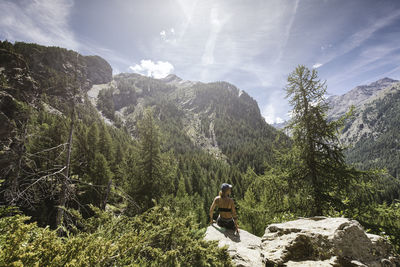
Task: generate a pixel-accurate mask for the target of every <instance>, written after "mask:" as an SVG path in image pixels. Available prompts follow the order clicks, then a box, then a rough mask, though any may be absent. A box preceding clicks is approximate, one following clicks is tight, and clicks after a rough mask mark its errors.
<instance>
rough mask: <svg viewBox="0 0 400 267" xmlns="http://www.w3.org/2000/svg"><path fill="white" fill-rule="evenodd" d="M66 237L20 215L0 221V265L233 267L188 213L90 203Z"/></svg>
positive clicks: (77, 216) (165, 209)
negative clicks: (115, 209)
mask: <svg viewBox="0 0 400 267" xmlns="http://www.w3.org/2000/svg"><path fill="white" fill-rule="evenodd" d="M92 209H93V211H94V212H95V216H93V217H91V218H89V219H82V218H81V217H80V216H79V213H77V212H70V214H71V215H72V214H73V215H75V221H76V224H75V227H73V228H72V229H70V230H69V232H67V235H66V236H65V237H59V236H58V235H57V232H56V231H55V230H50V229H49V228H42V227H38V226H37V225H36V223H27V221H28V220H29V217H26V216H23V215H19V214H17V215H12V216H4V217H2V218H1V219H0V265H1V266H126V265H129V266H232V264H231V261H230V258H229V255H228V254H227V252H226V249H224V248H218V246H217V243H216V242H208V241H204V240H203V235H204V230H200V229H198V228H197V226H196V225H194V224H193V222H192V219H191V218H190V217H186V218H179V217H177V216H176V215H175V214H174V213H172V212H171V211H170V209H169V208H166V207H160V206H156V207H154V208H152V209H150V210H149V211H147V212H145V213H143V214H142V215H139V216H135V217H126V216H118V217H117V216H115V215H113V214H112V213H109V212H104V211H101V210H99V209H97V208H95V207H92Z"/></svg>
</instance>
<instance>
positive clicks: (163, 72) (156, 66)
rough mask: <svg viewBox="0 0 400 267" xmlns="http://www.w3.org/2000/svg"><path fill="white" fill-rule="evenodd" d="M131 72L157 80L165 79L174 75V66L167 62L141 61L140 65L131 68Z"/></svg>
mask: <svg viewBox="0 0 400 267" xmlns="http://www.w3.org/2000/svg"><path fill="white" fill-rule="evenodd" d="M129 70H131V71H132V72H135V73H139V74H142V75H146V76H149V77H153V78H156V79H160V78H164V77H166V76H167V75H168V74H170V73H172V71H173V70H174V66H173V65H172V64H171V63H169V62H167V61H157V62H153V61H152V60H145V59H144V60H141V61H140V64H136V65H134V66H130V67H129Z"/></svg>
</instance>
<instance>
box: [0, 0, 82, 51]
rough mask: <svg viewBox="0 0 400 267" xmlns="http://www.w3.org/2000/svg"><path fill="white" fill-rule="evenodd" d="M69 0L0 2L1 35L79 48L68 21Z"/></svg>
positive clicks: (11, 39) (13, 39)
mask: <svg viewBox="0 0 400 267" xmlns="http://www.w3.org/2000/svg"><path fill="white" fill-rule="evenodd" d="M72 7H73V1H72V0H36V1H28V0H25V1H13V2H11V1H1V2H0V10H2V12H1V13H2V14H1V16H0V36H1V37H2V38H4V39H8V40H10V41H26V42H35V43H39V44H43V45H52V46H54V45H56V46H62V47H66V48H69V49H78V48H79V43H78V42H77V41H76V39H75V36H74V33H73V31H72V30H71V29H70V27H69V25H68V19H69V16H70V12H71V9H72Z"/></svg>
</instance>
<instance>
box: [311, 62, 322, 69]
mask: <svg viewBox="0 0 400 267" xmlns="http://www.w3.org/2000/svg"><path fill="white" fill-rule="evenodd" d="M323 65H324V64H321V63H315V64H314V65H313V66H312V67H313V69H318V68H319V67H322V66H323Z"/></svg>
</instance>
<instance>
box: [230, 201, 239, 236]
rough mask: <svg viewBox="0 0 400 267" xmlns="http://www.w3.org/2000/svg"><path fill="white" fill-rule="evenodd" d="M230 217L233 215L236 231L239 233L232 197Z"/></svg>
mask: <svg viewBox="0 0 400 267" xmlns="http://www.w3.org/2000/svg"><path fill="white" fill-rule="evenodd" d="M232 217H233V221H234V222H235V227H236V231H237V232H238V233H239V225H238V222H237V220H238V218H237V213H236V208H235V202H233V199H232Z"/></svg>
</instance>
